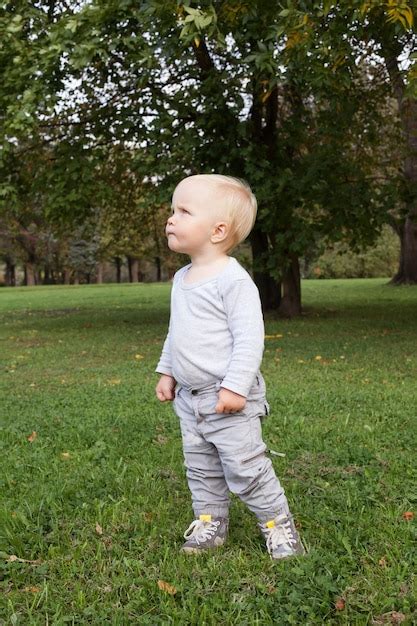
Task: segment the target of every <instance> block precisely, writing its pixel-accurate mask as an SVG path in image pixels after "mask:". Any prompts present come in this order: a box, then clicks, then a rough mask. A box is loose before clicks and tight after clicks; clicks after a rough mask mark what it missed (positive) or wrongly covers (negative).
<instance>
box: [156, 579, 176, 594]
mask: <svg viewBox="0 0 417 626" xmlns="http://www.w3.org/2000/svg"><path fill="white" fill-rule="evenodd" d="M158 587H159V588H160V589H161V591H165V593H169V595H170V596H175V594H176V593H177V589H176V588H175V587H174V586H173V585H170V584H169V583H166V582H165V581H164V580H158Z"/></svg>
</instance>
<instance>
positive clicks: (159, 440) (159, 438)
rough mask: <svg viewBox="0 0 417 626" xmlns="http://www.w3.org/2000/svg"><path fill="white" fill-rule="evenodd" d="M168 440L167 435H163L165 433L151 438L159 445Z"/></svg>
mask: <svg viewBox="0 0 417 626" xmlns="http://www.w3.org/2000/svg"><path fill="white" fill-rule="evenodd" d="M168 441H169V440H168V437H165V435H158V436H157V437H156V439H154V440H153V442H154V443H157V444H158V445H159V446H164V445H165V444H167V443H168Z"/></svg>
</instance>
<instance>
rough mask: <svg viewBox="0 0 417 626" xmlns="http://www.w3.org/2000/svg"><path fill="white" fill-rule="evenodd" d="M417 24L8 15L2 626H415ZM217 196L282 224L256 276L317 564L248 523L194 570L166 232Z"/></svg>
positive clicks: (125, 5)
mask: <svg viewBox="0 0 417 626" xmlns="http://www.w3.org/2000/svg"><path fill="white" fill-rule="evenodd" d="M415 17H416V15H415V7H414V6H413V3H412V2H406V1H403V0H389V1H387V2H366V1H364V0H355V1H353V2H344V1H342V2H329V1H325V2H292V1H291V0H289V1H287V2H285V3H281V2H272V3H266V2H261V1H255V2H248V1H244V0H223V1H218V2H217V1H216V2H210V1H205V2H194V1H183V2H181V1H178V0H168V1H167V2H157V1H156V0H149V1H142V2H136V1H135V2H134V1H133V0H120V1H118V2H113V1H104V0H91V1H88V0H79V1H74V2H71V3H68V2H66V1H64V0H56V1H55V0H49V1H48V2H46V1H43V0H39V1H33V2H5V3H3V4H2V5H1V7H0V36H1V37H0V41H1V44H0V64H1V68H2V83H1V87H0V115H1V122H2V124H1V127H0V149H1V153H0V174H1V180H0V183H1V186H0V262H1V263H2V264H3V267H4V279H3V283H4V287H3V288H2V289H0V315H1V321H2V325H1V340H2V344H1V345H2V350H1V357H0V358H1V363H2V376H1V390H2V394H1V416H0V417H1V428H2V438H1V442H0V445H1V447H2V455H1V460H0V464H1V466H2V474H1V475H2V478H1V481H2V482H1V488H2V491H3V490H4V494H5V497H4V498H2V504H1V509H0V542H1V543H0V585H1V597H0V623H2V621H3V622H4V623H6V624H8V623H11V624H27V623H29V624H45V623H48V624H49V623H51V624H66V623H72V624H85V623H93V624H103V623H109V624H127V623H149V624H170V623H172V624H197V623H198V624H287V623H288V624H322V623H330V624H331V623H334V624H387V623H388V624H398V623H404V624H413V623H415V621H416V620H417V616H416V615H417V614H416V611H417V601H416V576H415V571H416V550H415V543H416V527H415V517H414V516H415V502H416V496H415V482H416V480H415V479H416V470H415V449H416V443H417V441H416V434H417V426H416V423H417V420H416V408H415V407H416V404H417V402H416V400H417V398H416V391H415V380H416V376H417V356H416V351H415V345H417V343H416V342H417V324H416V320H417V292H416V287H415V285H416V283H417V130H416V129H417V100H416V95H417V69H416V63H417V61H416V52H415V49H416V33H415ZM213 171H215V172H219V173H225V174H231V175H234V176H237V177H242V178H244V179H246V180H248V181H249V182H250V184H251V186H252V188H253V190H254V192H255V194H256V196H257V198H258V202H259V212H258V218H257V222H256V226H255V228H254V231H253V233H252V234H251V236H250V238H249V239H248V241H247V242H245V243H244V244H243V245H241V246H240V247H239V248H238V250H237V251H236V256H237V258H238V259H239V260H240V261H241V262H242V263H243V264H244V265H245V267H247V268H248V269H249V270H250V271H251V272H252V275H253V277H254V280H255V282H256V284H257V286H258V288H259V291H260V295H261V300H262V305H263V309H264V314H265V322H266V342H265V358H264V363H263V371H264V374H265V378H266V381H267V385H268V390H269V391H268V397H269V400H270V404H271V407H272V415H271V418H270V419H268V420H266V422H265V436H266V439H267V441H268V443H269V445H270V446H271V448H272V449H273V450H277V451H279V452H281V453H282V454H284V455H285V456H281V457H274V464H275V465H276V469H277V473H278V474H279V476H280V477H281V479H282V480H283V482H284V484H285V486H286V489H287V491H288V494H289V499H290V501H291V502H292V508H293V509H294V512H295V516H296V519H297V523H298V524H299V526H300V528H301V531H302V534H303V537H304V538H305V541H306V543H307V546H308V548H309V556H308V558H306V559H303V560H301V559H298V560H296V561H293V562H291V563H290V562H288V563H282V564H276V563H272V562H271V561H269V559H268V557H267V555H265V552H264V549H263V546H262V542H261V540H260V539H259V538H258V536H257V534H256V526H255V524H254V520H253V519H252V518H251V517H250V515H249V514H248V513H247V512H246V511H245V510H244V508H243V507H242V506H241V505H240V503H238V502H234V506H233V509H232V529H233V532H232V534H231V538H230V543H229V545H228V548H227V550H224V551H222V552H221V553H219V554H216V555H213V556H207V557H206V556H204V557H203V558H202V559H200V560H195V561H190V560H187V559H186V558H185V556H184V555H180V554H178V549H179V547H180V545H181V533H182V532H183V530H184V528H186V526H187V525H188V523H189V515H190V510H189V496H188V493H187V488H186V484H185V480H184V475H183V468H182V458H181V447H180V438H179V431H178V425H177V423H176V419H175V416H174V415H173V413H172V410H171V407H170V406H162V405H157V404H156V400H155V398H154V386H155V374H154V367H155V363H156V362H157V359H158V355H159V351H160V348H161V345H162V341H163V338H164V335H165V332H166V328H167V324H168V316H169V291H170V278H171V277H172V275H173V273H174V272H175V270H176V269H177V268H178V267H179V266H180V265H182V264H183V263H184V261H185V259H181V258H178V257H176V256H175V255H173V254H171V253H170V252H169V250H168V249H167V247H166V241H165V237H164V224H165V221H166V218H167V216H168V214H169V212H170V197H171V194H172V191H173V189H174V187H175V185H176V184H177V183H178V181H179V180H180V179H181V178H183V177H184V176H186V175H189V174H193V173H200V172H204V173H209V172H213ZM378 277H379V278H378ZM105 281H108V284H103V283H104V282H105ZM123 281H126V282H123ZM114 282H116V283H118V284H114ZM93 283H94V284H93ZM110 283H112V284H110Z"/></svg>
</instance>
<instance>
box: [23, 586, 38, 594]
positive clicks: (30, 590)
mask: <svg viewBox="0 0 417 626" xmlns="http://www.w3.org/2000/svg"><path fill="white" fill-rule="evenodd" d="M40 590H41V588H40V587H25V588H24V589H23V591H25V592H26V593H39V592H40Z"/></svg>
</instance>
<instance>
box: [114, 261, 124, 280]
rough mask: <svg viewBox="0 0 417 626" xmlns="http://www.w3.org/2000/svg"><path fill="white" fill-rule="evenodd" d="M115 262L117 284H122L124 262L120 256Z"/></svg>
mask: <svg viewBox="0 0 417 626" xmlns="http://www.w3.org/2000/svg"><path fill="white" fill-rule="evenodd" d="M114 262H115V264H116V282H117V283H121V282H122V260H121V258H120V257H119V256H117V257H115V259H114Z"/></svg>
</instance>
